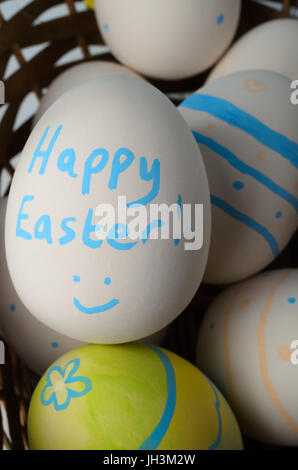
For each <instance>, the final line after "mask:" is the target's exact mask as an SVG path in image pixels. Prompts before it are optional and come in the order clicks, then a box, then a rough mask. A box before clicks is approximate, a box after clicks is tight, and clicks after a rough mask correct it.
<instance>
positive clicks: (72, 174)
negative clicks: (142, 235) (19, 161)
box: [16, 125, 160, 250]
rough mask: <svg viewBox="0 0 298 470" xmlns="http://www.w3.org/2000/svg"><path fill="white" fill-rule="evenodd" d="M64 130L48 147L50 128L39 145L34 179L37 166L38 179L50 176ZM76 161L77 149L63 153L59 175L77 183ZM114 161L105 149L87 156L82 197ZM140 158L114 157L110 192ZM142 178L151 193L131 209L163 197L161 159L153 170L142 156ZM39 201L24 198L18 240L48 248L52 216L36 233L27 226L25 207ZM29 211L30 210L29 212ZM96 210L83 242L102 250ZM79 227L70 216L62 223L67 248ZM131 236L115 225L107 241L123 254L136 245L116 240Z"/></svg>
mask: <svg viewBox="0 0 298 470" xmlns="http://www.w3.org/2000/svg"><path fill="white" fill-rule="evenodd" d="M62 129H63V126H61V125H60V126H59V127H58V128H57V129H56V130H55V132H54V133H53V135H52V137H51V138H50V140H49V143H48V145H46V144H45V141H46V139H47V137H48V134H49V131H50V127H47V129H46V130H45V132H44V134H43V136H42V138H41V139H40V142H39V143H38V145H37V147H36V149H35V151H34V153H33V158H32V160H31V162H30V165H29V168H28V174H29V175H30V174H31V173H32V172H33V171H37V165H38V163H39V162H40V165H39V170H38V175H39V176H40V177H43V176H44V175H46V171H47V165H48V163H49V159H50V158H51V157H53V154H54V149H55V144H56V142H57V140H58V138H59V136H60V135H61V132H62ZM76 160H77V154H76V151H75V149H74V148H66V149H64V150H63V151H62V152H60V153H59V155H58V157H57V164H56V166H57V170H58V171H59V172H62V173H65V175H66V176H67V177H68V178H71V179H77V178H79V176H80V175H79V174H78V173H77V171H76ZM109 160H110V153H109V151H108V150H107V149H105V148H102V147H101V148H95V149H94V150H92V152H91V153H90V154H89V155H88V156H87V158H86V160H85V163H84V168H83V173H82V175H81V181H82V183H81V185H80V187H81V196H82V197H84V196H87V195H89V194H90V187H91V182H92V178H93V177H94V175H97V174H99V173H101V172H103V170H104V169H105V168H106V167H107V164H108V162H109ZM135 160H136V158H135V155H134V153H133V152H132V151H131V150H130V149H128V148H125V147H122V148H119V149H118V150H117V151H116V152H115V153H114V155H113V158H112V163H111V170H110V175H109V180H108V188H109V190H111V191H113V190H117V187H118V181H119V178H120V177H121V174H123V173H124V172H126V171H127V170H128V169H129V168H130V167H131V165H133V163H134V162H135ZM139 177H140V179H141V180H142V181H144V182H147V183H151V189H150V191H149V192H147V193H146V194H145V195H144V196H142V197H140V198H139V199H137V200H135V201H132V202H129V203H127V207H134V206H138V205H147V204H149V203H150V202H152V201H153V200H154V199H155V198H156V196H157V195H158V193H159V189H160V162H159V160H158V159H154V160H153V163H152V166H151V169H150V168H149V165H148V161H147V158H146V157H144V156H142V157H140V160H139ZM37 197H38V196H37ZM34 200H36V196H35V195H33V194H26V195H24V197H23V199H22V201H21V205H20V209H19V211H18V216H17V224H16V236H17V237H19V238H23V239H25V240H32V239H33V238H35V239H38V240H44V241H45V242H46V243H47V244H49V245H51V244H53V243H54V237H53V233H52V220H51V216H50V215H49V214H42V215H41V216H40V217H39V218H38V219H37V220H36V221H35V223H34V228H33V231H32V232H33V233H31V232H30V231H29V230H28V226H27V225H26V224H27V222H26V224H25V221H28V219H29V218H30V216H29V214H27V213H26V212H25V205H27V204H29V203H32V202H33V201H34ZM26 210H27V208H26ZM93 217H94V213H93V209H91V208H90V209H89V210H88V211H87V214H86V219H85V224H84V227H83V228H82V230H81V232H82V241H83V243H84V244H85V245H86V246H87V247H89V248H99V247H100V246H101V245H102V243H103V241H102V240H94V239H92V238H91V235H92V234H94V232H95V231H96V230H98V228H97V226H96V225H94V224H93ZM75 223H76V217H74V216H73V215H72V216H68V217H64V218H63V219H62V220H61V224H60V227H61V234H60V236H59V238H58V239H57V240H58V243H59V244H60V245H66V244H68V243H70V242H72V241H73V240H74V239H75V238H76V230H75V229H74V228H73V224H75ZM128 236H129V233H128V228H127V226H125V227H123V226H120V224H115V226H114V227H113V228H112V229H111V233H110V235H109V236H108V238H107V242H108V243H109V244H110V245H111V246H113V247H114V248H116V249H119V250H128V249H130V248H133V246H135V245H136V243H129V242H128V243H124V242H123V241H122V242H117V241H116V240H115V239H122V240H123V239H125V238H127V237H128Z"/></svg>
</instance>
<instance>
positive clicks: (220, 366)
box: [197, 269, 298, 447]
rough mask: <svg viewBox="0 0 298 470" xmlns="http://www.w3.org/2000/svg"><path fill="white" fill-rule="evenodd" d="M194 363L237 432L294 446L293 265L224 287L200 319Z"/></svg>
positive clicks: (296, 300) (297, 312)
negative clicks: (228, 410) (230, 413)
mask: <svg viewBox="0 0 298 470" xmlns="http://www.w3.org/2000/svg"><path fill="white" fill-rule="evenodd" d="M197 364H198V366H199V367H200V368H201V369H202V370H203V372H205V373H206V374H208V376H209V377H210V378H211V379H212V380H213V381H214V382H215V384H216V385H217V386H218V387H219V388H220V389H221V390H222V392H223V393H224V395H225V397H226V398H227V400H228V401H229V403H230V404H231V406H232V408H233V410H234V412H235V414H236V416H237V418H238V420H239V423H240V426H241V429H242V431H243V433H245V434H246V435H247V436H248V437H250V438H252V439H255V440H258V441H261V442H265V443H268V444H273V445H279V446H295V447H297V446H298V402H297V390H298V269H282V270H276V271H267V272H265V273H262V274H259V275H258V276H255V277H253V278H251V279H249V280H246V281H244V282H241V283H237V284H235V285H234V286H232V287H229V288H228V289H225V290H224V291H223V292H222V293H221V294H220V295H219V296H218V297H217V298H216V299H215V301H214V302H213V303H212V304H211V306H210V307H209V309H208V311H207V312H206V315H205V317H204V319H203V322H202V325H201V329H200V333H199V337H198V345H197Z"/></svg>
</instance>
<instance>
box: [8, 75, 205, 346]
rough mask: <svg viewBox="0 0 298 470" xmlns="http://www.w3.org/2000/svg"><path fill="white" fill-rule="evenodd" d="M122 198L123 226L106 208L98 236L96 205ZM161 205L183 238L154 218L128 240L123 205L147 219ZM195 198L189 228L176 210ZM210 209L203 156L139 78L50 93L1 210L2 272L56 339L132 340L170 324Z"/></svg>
mask: <svg viewBox="0 0 298 470" xmlns="http://www.w3.org/2000/svg"><path fill="white" fill-rule="evenodd" d="M120 197H121V198H120ZM123 201H124V217H125V216H126V215H127V216H128V218H127V222H125V219H123V218H122V219H121V214H118V216H117V214H116V216H117V217H116V219H115V224H116V225H117V224H118V226H116V227H115V224H114V225H113V226H112V228H111V229H110V230H109V236H108V237H105V238H104V239H98V237H99V236H100V235H101V232H102V231H103V228H104V227H106V223H103V222H102V220H101V219H100V218H99V217H98V216H97V215H96V214H95V212H96V208H97V207H98V206H99V205H101V206H100V207H101V208H102V205H103V204H109V206H108V208H109V210H112V211H113V210H114V208H115V209H116V210H117V207H118V204H119V203H121V202H122V203H123ZM159 204H165V205H166V206H164V207H166V208H167V207H168V206H172V205H174V209H175V210H174V212H173V215H174V216H175V214H176V212H178V214H176V216H175V220H177V218H178V219H179V221H180V223H181V222H183V227H182V229H183V234H182V235H183V236H182V238H181V239H180V240H179V238H177V237H174V234H173V236H171V235H170V236H165V234H164V235H163V236H165V238H164V239H162V238H161V237H160V236H159V234H158V227H162V228H166V227H167V220H166V216H164V215H163V214H157V216H156V217H155V218H154V214H153V216H152V217H151V219H149V218H148V219H147V218H146V220H145V225H143V222H144V220H143V219H140V223H139V226H140V227H141V231H140V234H141V235H142V236H140V234H139V235H138V234H137V233H136V236H135V234H134V237H133V236H132V235H133V230H132V228H131V224H130V222H133V221H136V218H133V217H131V214H126V212H127V211H126V209H128V208H130V209H131V210H133V211H135V212H136V215H138V213H139V212H140V211H141V210H143V211H144V210H145V217H147V216H148V217H149V208H150V210H151V209H152V207H153V206H154V205H159ZM194 204H197V205H199V204H204V209H203V220H201V216H202V210H201V206H196V209H198V211H197V210H196V213H197V212H198V215H197V214H196V216H193V217H192V222H194V223H195V222H196V228H195V229H194V226H193V229H194V232H195V234H194V235H192V234H189V233H187V231H185V230H184V228H185V227H186V225H187V224H186V225H185V224H184V220H187V216H186V215H187V214H186V215H185V214H184V212H185V207H188V208H192V209H194ZM120 205H121V204H120ZM186 205H187V206H186ZM191 205H192V206H191ZM146 209H147V211H146ZM187 212H189V211H187ZM210 216H211V214H210V193H209V188H208V181H207V176H206V171H205V167H204V164H203V160H202V158H201V154H200V151H199V149H198V146H197V145H196V142H195V140H194V138H193V136H192V134H191V132H190V130H189V129H188V126H187V125H186V123H185V121H184V120H183V118H182V117H181V115H180V113H179V112H178V111H177V109H176V108H175V106H174V105H173V104H172V103H171V102H170V101H169V100H168V99H167V97H166V96H165V95H163V94H162V93H161V92H159V91H158V90H157V89H155V88H154V87H152V86H151V85H149V84H148V83H146V82H145V81H143V80H139V79H136V78H131V77H124V76H108V77H103V78H99V79H96V80H94V81H90V82H88V83H85V84H83V85H81V86H79V87H76V88H73V89H72V90H70V91H69V92H68V93H66V94H64V95H63V96H62V97H61V98H60V99H58V100H57V101H56V102H55V103H54V104H53V106H52V107H51V108H49V109H48V111H47V112H46V113H45V114H44V115H43V116H42V118H41V119H40V121H39V122H38V124H37V125H36V126H35V128H34V129H33V132H32V133H31V136H30V138H29V139H28V142H27V143H26V145H25V147H24V150H23V153H22V156H21V159H20V162H19V164H18V167H17V170H16V172H15V175H14V178H13V181H12V187H11V190H10V194H9V200H8V207H7V215H6V252H7V260H8V266H9V270H10V273H11V277H12V280H13V283H14V285H15V288H16V290H17V292H18V294H19V296H20V298H21V299H22V301H23V302H24V304H25V305H26V307H27V308H28V309H29V310H30V312H32V314H33V315H35V316H36V317H37V318H38V319H39V320H40V321H42V322H43V323H45V324H46V325H47V326H49V327H50V328H53V329H54V330H57V331H59V332H60V333H61V334H65V335H67V336H70V337H73V338H76V339H78V340H81V341H86V342H98V343H121V342H128V341H131V340H136V339H140V338H143V337H145V336H148V335H150V334H152V333H155V332H156V331H158V330H160V329H162V328H163V327H165V326H166V325H168V324H169V323H170V322H171V321H172V320H174V318H175V317H177V316H178V315H179V314H180V313H181V312H182V310H183V309H184V308H185V307H186V306H187V304H188V303H189V302H190V301H191V299H192V297H193V295H194V294H195V292H196V290H197V288H198V286H199V284H200V282H201V278H202V276H203V273H204V270H205V267H206V261H207V256H208V248H209V237H210ZM110 220H111V219H109V221H110ZM121 220H122V221H121ZM100 221H101V223H100ZM109 221H108V222H107V224H108V225H109ZM149 224H150V225H149ZM99 226H101V227H99ZM184 226H185V227H184ZM109 227H110V225H109ZM186 229H187V230H188V232H189V230H190V226H187V227H186ZM128 231H129V234H128ZM95 232H96V233H95ZM175 233H176V232H175ZM148 235H149V237H148ZM154 237H157V239H153V238H154ZM202 238H203V244H202ZM191 239H193V241H191ZM24 273H25V275H24Z"/></svg>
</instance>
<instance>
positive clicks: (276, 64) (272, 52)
mask: <svg viewBox="0 0 298 470" xmlns="http://www.w3.org/2000/svg"><path fill="white" fill-rule="evenodd" d="M297 45H298V20H297V19H292V18H291V19H290V18H283V19H276V20H272V21H267V22H266V23H262V24H260V25H259V26H257V27H256V28H253V29H251V30H250V31H248V32H247V33H246V34H244V35H243V36H242V37H241V38H240V39H238V41H236V42H235V44H233V46H232V47H231V49H229V50H228V52H227V53H226V54H225V56H224V57H223V58H222V59H221V60H220V61H219V63H218V64H217V65H216V66H215V67H214V69H213V70H212V72H211V74H210V75H209V77H208V80H207V83H208V82H209V81H212V80H215V79H216V78H220V77H223V76H224V75H228V74H230V73H233V72H240V71H242V70H252V69H261V70H270V71H272V72H277V73H280V74H282V75H285V76H286V77H288V78H289V79H290V80H297V79H298V54H297Z"/></svg>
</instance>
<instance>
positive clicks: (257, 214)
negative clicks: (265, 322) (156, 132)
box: [179, 70, 298, 284]
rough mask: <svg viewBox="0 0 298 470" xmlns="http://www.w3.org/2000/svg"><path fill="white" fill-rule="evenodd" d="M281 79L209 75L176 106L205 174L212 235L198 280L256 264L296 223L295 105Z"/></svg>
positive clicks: (227, 277) (281, 244)
mask: <svg viewBox="0 0 298 470" xmlns="http://www.w3.org/2000/svg"><path fill="white" fill-rule="evenodd" d="M290 95H291V87H290V81H289V79H288V78H286V77H284V76H282V75H279V74H277V73H275V72H269V71H262V70H248V71H243V72H237V73H233V74H231V75H227V76H225V77H222V78H219V79H218V80H214V81H212V82H211V83H208V85H206V86H204V87H203V88H201V89H200V90H198V91H197V92H196V93H194V94H193V95H190V96H189V97H188V98H186V100H185V101H184V102H183V103H182V104H181V105H180V107H179V109H180V112H181V114H182V115H183V117H184V118H185V120H186V121H187V123H188V125H189V126H190V128H191V130H192V132H193V135H194V138H195V139H196V141H197V142H198V145H199V147H200V150H201V153H202V155H203V159H204V163H205V165H206V170H207V174H208V179H209V185H210V192H211V202H212V225H213V227H212V234H211V246H210V253H209V259H208V265H207V270H206V273H205V278H204V279H205V281H206V282H209V283H212V284H228V283H232V282H238V281H241V280H243V279H246V278H247V277H249V276H253V275H255V274H257V273H258V272H259V271H261V270H262V269H264V268H265V267H266V266H267V265H268V264H269V263H270V262H271V261H272V260H273V259H274V258H276V257H277V256H278V255H279V253H280V252H281V251H282V250H283V249H284V248H285V246H286V245H287V244H288V242H289V240H290V239H291V237H292V235H293V234H294V233H295V231H296V229H297V226H298V217H297V214H298V171H297V168H298V143H297V142H298V106H294V105H293V104H292V103H291V100H290Z"/></svg>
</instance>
